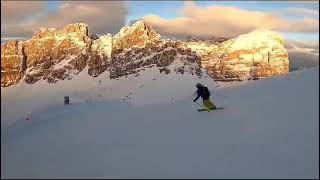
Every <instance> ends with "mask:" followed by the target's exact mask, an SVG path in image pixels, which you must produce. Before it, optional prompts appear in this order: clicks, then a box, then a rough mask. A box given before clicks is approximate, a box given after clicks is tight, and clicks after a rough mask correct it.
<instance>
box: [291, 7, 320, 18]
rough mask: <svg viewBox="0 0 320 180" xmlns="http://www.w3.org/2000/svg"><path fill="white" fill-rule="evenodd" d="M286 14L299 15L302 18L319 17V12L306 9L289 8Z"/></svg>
mask: <svg viewBox="0 0 320 180" xmlns="http://www.w3.org/2000/svg"><path fill="white" fill-rule="evenodd" d="M286 12H288V13H290V14H298V15H302V16H311V17H314V16H319V11H318V10H314V9H306V8H287V9H286Z"/></svg>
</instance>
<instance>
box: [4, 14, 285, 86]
mask: <svg viewBox="0 0 320 180" xmlns="http://www.w3.org/2000/svg"><path fill="white" fill-rule="evenodd" d="M172 64H174V66H175V68H174V70H173V71H175V72H174V73H181V74H183V73H190V74H195V75H197V76H199V77H201V68H205V69H207V71H208V72H209V73H210V74H211V75H212V77H214V78H215V79H218V80H234V79H243V78H263V77H268V76H273V75H280V74H285V73H287V72H288V69H289V68H288V67H289V61H288V55H287V51H286V50H285V48H284V47H283V40H282V38H281V37H280V36H279V35H277V34H276V33H274V32H271V31H262V30H259V31H258V30H257V31H253V32H251V33H249V34H245V35H242V36H239V37H237V38H235V39H230V40H226V41H223V42H220V41H219V42H217V41H214V42H211V41H187V42H183V41H173V40H165V39H162V38H161V36H160V35H159V34H158V33H157V32H156V31H155V30H153V29H152V28H151V27H150V26H148V25H147V24H146V23H145V22H144V21H143V20H140V21H137V22H136V23H135V24H133V25H132V26H126V27H123V28H122V29H121V30H120V32H119V33H118V34H116V35H115V36H112V35H110V34H107V35H104V36H100V37H98V36H97V35H95V34H89V28H88V26H87V25H86V24H83V23H77V24H70V25H68V26H66V27H65V28H63V29H61V30H57V29H53V28H50V29H41V30H40V31H39V32H37V33H35V35H34V36H33V37H32V39H30V40H27V41H9V42H7V43H4V44H2V45H1V87H6V86H10V85H13V84H16V83H17V82H19V81H20V80H21V79H23V80H24V81H25V82H27V83H30V84H32V83H35V82H37V81H39V80H41V79H43V80H46V81H48V82H49V83H53V82H56V81H58V80H64V79H71V78H72V77H73V76H74V75H76V74H78V73H79V72H81V71H83V70H84V69H85V68H86V67H87V68H86V69H87V70H88V74H89V75H90V76H93V77H96V76H99V75H100V74H101V73H103V72H105V71H108V72H109V76H110V78H119V77H121V76H127V75H129V74H137V73H139V72H140V71H142V70H144V69H145V68H148V67H151V66H156V67H158V68H159V71H160V72H164V73H166V74H168V73H170V70H169V69H168V68H167V67H168V66H169V65H172Z"/></svg>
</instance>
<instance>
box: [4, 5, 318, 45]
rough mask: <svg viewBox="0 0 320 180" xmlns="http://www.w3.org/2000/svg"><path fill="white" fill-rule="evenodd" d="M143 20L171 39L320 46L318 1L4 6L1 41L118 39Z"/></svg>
mask: <svg viewBox="0 0 320 180" xmlns="http://www.w3.org/2000/svg"><path fill="white" fill-rule="evenodd" d="M138 19H144V20H145V21H146V22H147V23H148V24H150V25H151V26H152V27H154V28H155V29H156V31H157V32H159V33H160V34H161V35H162V36H165V37H169V38H178V39H179V38H184V37H187V36H190V35H191V36H193V37H201V38H203V37H205V38H206V37H212V36H216V37H230V38H231V37H236V36H238V35H241V34H244V33H248V32H250V31H252V30H254V29H270V30H274V31H277V32H279V33H280V34H281V35H283V37H284V38H285V39H291V40H296V41H304V42H311V41H312V42H319V1H97V2H94V1H13V2H9V1H1V41H3V40H8V39H27V38H30V37H31V36H32V35H33V33H34V32H35V31H37V30H38V29H39V28H43V27H45V28H63V27H64V26H66V25H68V24H71V23H76V22H83V23H86V24H88V25H89V31H90V32H94V33H96V34H100V35H103V34H107V33H111V34H113V35H114V34H116V33H117V32H118V31H119V30H120V28H121V27H123V26H125V25H127V24H130V23H132V22H134V21H136V20H138Z"/></svg>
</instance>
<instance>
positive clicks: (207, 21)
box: [144, 1, 319, 37]
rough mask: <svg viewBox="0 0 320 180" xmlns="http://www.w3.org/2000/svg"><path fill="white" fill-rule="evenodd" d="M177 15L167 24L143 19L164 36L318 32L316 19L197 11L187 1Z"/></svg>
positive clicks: (221, 10) (225, 8)
mask: <svg viewBox="0 0 320 180" xmlns="http://www.w3.org/2000/svg"><path fill="white" fill-rule="evenodd" d="M181 14H182V16H180V17H177V18H175V19H171V20H166V19H163V18H161V17H159V16H156V15H152V14H151V15H147V16H145V17H144V19H145V20H146V21H147V22H148V23H149V24H150V25H152V26H153V27H154V28H156V29H157V30H158V31H159V32H160V33H162V34H163V35H165V36H181V37H183V36H188V35H193V36H199V37H208V36H218V37H235V36H238V35H240V34H244V33H248V32H250V31H252V30H254V29H259V28H262V29H270V30H275V31H282V32H319V28H318V25H319V21H318V20H316V19H311V18H305V19H303V20H289V19H284V18H282V17H280V16H276V15H273V14H271V13H266V12H261V11H249V10H244V9H240V8H236V7H228V6H207V7H199V6H197V5H196V4H194V3H193V2H191V1H190V2H187V3H185V5H184V7H183V8H182V9H181Z"/></svg>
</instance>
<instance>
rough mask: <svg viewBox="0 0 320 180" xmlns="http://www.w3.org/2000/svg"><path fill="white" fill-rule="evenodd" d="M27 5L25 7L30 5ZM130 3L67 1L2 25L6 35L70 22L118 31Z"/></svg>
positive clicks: (97, 30)
mask: <svg viewBox="0 0 320 180" xmlns="http://www.w3.org/2000/svg"><path fill="white" fill-rule="evenodd" d="M28 7H29V6H26V7H25V8H28ZM126 16H127V7H126V4H125V2H122V1H119V2H115V1H88V2H86V1H67V2H64V3H62V4H61V5H60V6H59V8H58V9H57V10H55V11H50V12H46V14H44V15H42V16H39V17H37V18H34V19H31V20H29V21H25V22H24V23H23V25H22V24H16V25H15V26H7V27H5V28H4V29H3V30H2V29H1V31H2V32H1V34H2V37H13V36H19V37H20V36H22V37H25V36H31V35H32V34H33V32H34V31H36V30H37V29H39V28H42V27H45V28H63V27H65V26H66V25H68V24H72V23H77V22H83V23H86V24H88V25H89V32H90V33H92V32H94V33H98V34H107V33H116V32H118V31H119V29H120V28H121V27H122V26H124V25H125V19H126Z"/></svg>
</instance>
